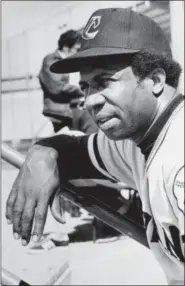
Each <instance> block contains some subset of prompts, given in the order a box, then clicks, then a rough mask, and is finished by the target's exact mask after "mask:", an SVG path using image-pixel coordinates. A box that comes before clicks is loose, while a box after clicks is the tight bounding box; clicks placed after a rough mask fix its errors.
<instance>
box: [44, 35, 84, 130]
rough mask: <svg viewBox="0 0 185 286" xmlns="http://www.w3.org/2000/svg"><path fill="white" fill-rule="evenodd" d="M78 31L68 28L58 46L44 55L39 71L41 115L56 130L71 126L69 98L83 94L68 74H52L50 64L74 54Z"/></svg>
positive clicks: (78, 39) (78, 44) (77, 47)
mask: <svg viewBox="0 0 185 286" xmlns="http://www.w3.org/2000/svg"><path fill="white" fill-rule="evenodd" d="M79 41H80V33H79V32H78V31H75V30H68V31H66V32H65V33H63V34H62V35H61V36H60V38H59V40H58V48H57V50H56V51H55V52H53V53H51V54H48V55H46V56H45V57H44V59H43V63H42V67H41V70H40V73H39V81H40V85H41V88H42V90H43V95H44V99H43V104H44V106H43V115H44V116H47V117H48V118H49V119H50V120H51V122H52V124H53V128H54V132H58V131H59V130H60V129H61V128H63V127H65V126H68V127H69V128H71V127H72V111H71V108H70V100H71V99H76V98H81V97H82V98H83V97H84V94H83V92H82V91H81V90H80V89H79V87H78V86H77V85H73V84H71V83H70V75H69V74H62V75H58V74H54V73H52V72H51V71H50V69H49V68H50V66H51V65H52V64H53V63H55V62H57V61H58V60H61V59H65V58H67V57H69V56H71V55H73V54H75V53H76V52H77V51H78V50H79V48H80V43H79Z"/></svg>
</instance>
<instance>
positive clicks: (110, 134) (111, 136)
mask: <svg viewBox="0 0 185 286" xmlns="http://www.w3.org/2000/svg"><path fill="white" fill-rule="evenodd" d="M102 131H103V132H104V133H105V135H106V136H107V137H108V138H109V139H110V140H113V141H119V140H123V139H126V138H125V137H124V136H123V134H119V133H116V132H111V131H104V130H102Z"/></svg>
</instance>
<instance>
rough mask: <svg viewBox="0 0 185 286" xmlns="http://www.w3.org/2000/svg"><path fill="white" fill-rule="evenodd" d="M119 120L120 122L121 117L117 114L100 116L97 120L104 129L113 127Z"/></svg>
mask: <svg viewBox="0 0 185 286" xmlns="http://www.w3.org/2000/svg"><path fill="white" fill-rule="evenodd" d="M119 122H120V119H119V118H118V117H116V116H113V117H106V118H100V119H98V120H97V123H98V126H99V127H100V128H101V129H103V130H108V129H110V128H113V127H114V126H115V125H117V124H118V123H119Z"/></svg>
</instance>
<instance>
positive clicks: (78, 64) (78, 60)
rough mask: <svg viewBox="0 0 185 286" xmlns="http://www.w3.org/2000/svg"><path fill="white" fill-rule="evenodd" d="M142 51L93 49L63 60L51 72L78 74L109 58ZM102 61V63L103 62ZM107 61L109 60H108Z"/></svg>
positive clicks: (55, 64)
mask: <svg viewBox="0 0 185 286" xmlns="http://www.w3.org/2000/svg"><path fill="white" fill-rule="evenodd" d="M139 51H140V50H131V49H124V48H91V49H87V50H84V51H80V52H78V53H76V54H75V55H73V56H71V57H69V58H66V59H62V60H60V61H58V62H56V63H54V64H53V65H51V67H50V70H51V71H52V72H53V73H72V72H78V71H80V70H81V69H82V68H83V67H85V66H87V65H91V66H98V65H100V63H102V61H103V60H104V59H105V58H106V57H107V56H110V57H112V56H116V55H117V56H118V55H120V56H121V55H126V54H134V53H137V52H139ZM101 60H102V61H101ZM106 60H107V58H106Z"/></svg>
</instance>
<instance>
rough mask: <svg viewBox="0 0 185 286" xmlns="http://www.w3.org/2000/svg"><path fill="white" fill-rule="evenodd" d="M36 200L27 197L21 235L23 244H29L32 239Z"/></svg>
mask: <svg viewBox="0 0 185 286" xmlns="http://www.w3.org/2000/svg"><path fill="white" fill-rule="evenodd" d="M35 206H36V201H35V200H31V198H30V199H27V201H26V203H25V206H24V211H23V214H22V217H21V237H22V245H27V244H28V243H29V241H30V237H31V231H32V226H33V220H34V215H35Z"/></svg>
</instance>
